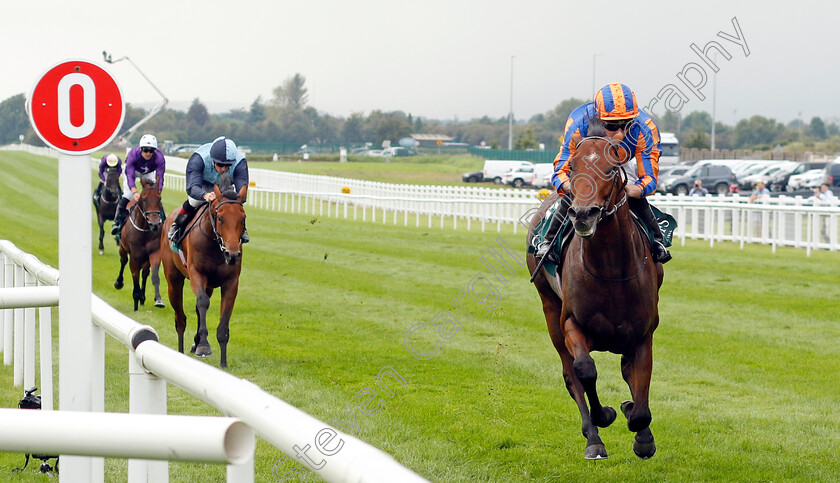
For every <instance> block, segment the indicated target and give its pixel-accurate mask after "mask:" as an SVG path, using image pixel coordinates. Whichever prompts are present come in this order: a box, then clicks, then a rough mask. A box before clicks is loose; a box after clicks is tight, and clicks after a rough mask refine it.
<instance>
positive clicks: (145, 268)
mask: <svg viewBox="0 0 840 483" xmlns="http://www.w3.org/2000/svg"><path fill="white" fill-rule="evenodd" d="M148 280H149V263H148V262H146V264H145V265H143V281H142V282H141V283H140V298H139V300H140V305H146V282H147V281H148Z"/></svg>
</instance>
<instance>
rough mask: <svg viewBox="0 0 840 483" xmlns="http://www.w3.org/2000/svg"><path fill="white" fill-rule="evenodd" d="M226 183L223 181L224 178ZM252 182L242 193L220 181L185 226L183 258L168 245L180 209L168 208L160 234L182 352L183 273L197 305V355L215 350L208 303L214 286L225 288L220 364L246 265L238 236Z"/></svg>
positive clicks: (223, 361)
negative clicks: (212, 197)
mask: <svg viewBox="0 0 840 483" xmlns="http://www.w3.org/2000/svg"><path fill="white" fill-rule="evenodd" d="M223 186H225V184H223ZM247 191H248V186H247V185H246V186H242V188H241V189H240V190H239V193H236V191H234V190H233V189H232V188H231V189H230V191H226V192H225V193H224V194H223V193H222V192H221V191H220V190H219V187H218V186H215V187H214V190H213V192H214V193H215V195H216V199H215V200H214V201H212V202H211V203H209V204H207V205H204V207H203V208H201V210H202V211H201V212H200V213H199V214H197V215H196V216H195V217H194V219H193V221H192V222H191V223H189V224H188V225H187V226H185V227H183V231H184V236H183V240H182V242H181V247H182V253H183V260H185V261H186V265H185V264H184V261H183V260H182V259H181V256H180V255H179V254H176V253H175V252H173V251H172V250H171V249H169V248H168V247H169V239H168V238H167V233H168V231H169V227H170V226H172V221H173V220H174V219H175V216H176V215H177V214H178V209H175V210H174V211H172V212H171V213H170V214H169V217H168V218H167V219H166V222H165V224H164V230H163V233H162V235H161V237H160V244H161V245H162V246H163V247H165V248H164V249H163V256H162V261H163V272H164V274H165V275H166V281H167V283H168V285H169V303H170V305H172V308H173V309H174V310H175V331H176V332H178V351H179V352H181V353H183V352H184V331H185V330H186V328H187V316H186V314H185V313H184V299H183V290H184V279H185V278H186V279H189V281H190V286H191V288H192V291H193V293H195V299H196V300H195V311H196V314H197V316H198V329H197V330H196V333H195V337H194V339H193V340H194V342H195V343H194V344H193V346H192V348H191V349H190V351H191V352H194V353H195V355H196V356H199V357H207V356H209V355H211V354H212V353H213V351H212V349H210V343H209V342H208V341H207V308H208V307H209V306H210V297H211V296H212V295H213V290H214V289H215V288H217V287H219V288H221V292H222V301H221V306H220V312H221V314H220V317H219V326H218V327H217V329H216V340H217V341H219V347H220V348H221V360H220V362H219V365H220V366H221V367H223V368H224V367H227V343H228V340H229V339H230V316H231V314H232V313H233V304H234V302H235V301H236V294H237V292H238V291H239V273H240V271H241V270H242V244H241V242H240V239H241V237H242V232H243V231H244V230H245V207H244V206H243V202H244V201H245V195H246V193H247Z"/></svg>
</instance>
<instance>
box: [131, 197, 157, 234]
mask: <svg viewBox="0 0 840 483" xmlns="http://www.w3.org/2000/svg"><path fill="white" fill-rule="evenodd" d="M145 204H146V203H145V200H143V199H140V200H138V201H137V203H135V204H134V206H133V207H132V208H131V210H132V211H134V209H135V208H136V209H138V210H140V216H142V217H143V219H144V220H145V221H146V226H147V227H149V226H151V224H152V223H151V222H150V221H149V217H150V216H151V215H154V214H155V213H157V214H158V216H160V219H161V220H163V219H165V218H166V213H164V212H163V210H155V211H146V210H144V209H143V205H145ZM128 221H130V222H131V225H132V226H133V227H134V228H136V229H137V230H138V231H141V232H147V231H151V228H140V227H139V226H137V223H135V222H134V217H133V216H129V217H128Z"/></svg>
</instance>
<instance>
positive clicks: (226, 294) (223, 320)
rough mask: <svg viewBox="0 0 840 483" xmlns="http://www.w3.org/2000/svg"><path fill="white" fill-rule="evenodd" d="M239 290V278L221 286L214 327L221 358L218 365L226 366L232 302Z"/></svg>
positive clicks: (234, 300)
mask: <svg viewBox="0 0 840 483" xmlns="http://www.w3.org/2000/svg"><path fill="white" fill-rule="evenodd" d="M238 291H239V280H238V279H236V280H234V281H233V282H232V283H231V284H230V285H227V286H222V290H221V292H222V294H221V295H222V301H221V304H220V307H219V308H220V310H219V312H220V314H221V315H220V317H219V327H217V328H216V340H217V341H219V352H221V360H220V361H219V367H221V368H223V369H224V368H226V367H227V343H228V341H229V340H230V316H231V315H232V314H233V304H234V303H235V302H236V294H237V293H238Z"/></svg>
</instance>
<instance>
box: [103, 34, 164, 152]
mask: <svg viewBox="0 0 840 483" xmlns="http://www.w3.org/2000/svg"><path fill="white" fill-rule="evenodd" d="M102 58H103V59H104V60H105V62H107V63H109V64H116V63H117V62H119V61H121V60H127V61H128V63H129V64H131V65H132V67H134V68H135V69H137V72H139V73H140V75H142V76H143V78H144V79H146V82H148V83H149V85H150V86H152V88H153V89H154V90H156V91H157V93H158V94H160V97H162V98H163V102H161V103H160V104H158V105H157V106H155V107H153V108H152V110H151V111H149V113H148V114H147V115H146V117H144V118H143V119H140V120H139V121H137V123H136V124H134V125H133V126H131V127H130V128H128V130H127V131H126V132H125V134H123V135H122V136H120V141H121V142H128V138H129V137H131V135H132V134H134V132H135V131H137V129H138V128H139V127H140V126H142V125H143V124H144V123H145V122H146V121H148V120H149V119H151V118H152V117H154V115H155V114H157V113H159V112H160V111H162V110H163V108H164V107H166V104H168V103H169V99H167V98H166V96H165V95H163V92H161V91H160V89H158V88H157V86H156V85H155V84H154V83H153V82H152V81H151V79H149V77H148V76H146V74H144V73H143V71H142V70H140V68H139V67H137V64H135V63H134V62H133V61H132V60H131V59H130V58H129V57H128V56H127V55H126V56H123V57H120V58H119V59H116V60H114V59H112V58H111V54H109V53H108V52H107V51H104V50H103V51H102Z"/></svg>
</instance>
